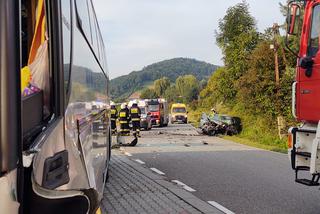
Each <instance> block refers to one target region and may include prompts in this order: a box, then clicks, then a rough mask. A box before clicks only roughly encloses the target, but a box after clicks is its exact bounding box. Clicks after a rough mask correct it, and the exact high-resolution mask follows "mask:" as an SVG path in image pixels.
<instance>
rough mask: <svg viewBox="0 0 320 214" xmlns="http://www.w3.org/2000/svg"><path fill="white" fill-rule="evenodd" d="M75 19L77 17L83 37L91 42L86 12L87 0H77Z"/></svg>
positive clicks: (87, 12) (87, 11) (88, 19)
mask: <svg viewBox="0 0 320 214" xmlns="http://www.w3.org/2000/svg"><path fill="white" fill-rule="evenodd" d="M76 7H77V15H78V16H77V17H78V25H79V27H80V29H81V30H82V32H83V33H84V35H85V37H86V38H87V40H88V41H89V43H91V42H92V38H91V28H90V18H89V10H88V2H87V0H77V1H76Z"/></svg>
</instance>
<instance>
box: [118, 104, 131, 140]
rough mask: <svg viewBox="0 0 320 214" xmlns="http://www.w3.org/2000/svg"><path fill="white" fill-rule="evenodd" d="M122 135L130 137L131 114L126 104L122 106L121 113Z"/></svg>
mask: <svg viewBox="0 0 320 214" xmlns="http://www.w3.org/2000/svg"><path fill="white" fill-rule="evenodd" d="M119 122H120V133H121V135H129V134H130V129H129V122H130V114H129V109H128V107H127V105H126V103H122V104H121V110H120V111H119Z"/></svg>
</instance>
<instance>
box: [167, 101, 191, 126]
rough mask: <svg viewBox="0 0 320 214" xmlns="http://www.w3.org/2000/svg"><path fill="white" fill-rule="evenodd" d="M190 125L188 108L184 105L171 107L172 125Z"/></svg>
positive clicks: (177, 104) (178, 104) (176, 104)
mask: <svg viewBox="0 0 320 214" xmlns="http://www.w3.org/2000/svg"><path fill="white" fill-rule="evenodd" d="M175 122H180V123H181V122H182V123H188V112H187V106H186V105H185V104H182V103H174V104H172V106H171V123H175Z"/></svg>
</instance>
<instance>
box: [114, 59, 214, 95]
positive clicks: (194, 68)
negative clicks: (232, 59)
mask: <svg viewBox="0 0 320 214" xmlns="http://www.w3.org/2000/svg"><path fill="white" fill-rule="evenodd" d="M217 68H218V66H216V65H212V64H209V63H206V62H202V61H198V60H195V59H188V58H175V59H170V60H164V61H161V62H157V63H154V64H152V65H149V66H147V67H144V68H143V69H142V70H141V71H133V72H131V73H130V74H128V75H125V76H121V77H117V78H115V79H112V80H111V84H110V92H111V97H112V98H113V99H121V98H126V97H128V96H130V94H132V93H133V92H135V91H138V90H141V89H142V88H143V87H144V86H146V85H148V84H150V82H153V81H154V80H157V79H159V78H161V77H168V78H169V79H170V80H171V81H172V82H174V81H175V80H176V79H177V78H178V77H179V76H182V75H187V74H192V75H194V76H195V77H196V78H197V79H198V80H202V79H208V78H209V77H210V76H211V74H212V73H213V72H214V71H215V70H216V69H217Z"/></svg>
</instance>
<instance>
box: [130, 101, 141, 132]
mask: <svg viewBox="0 0 320 214" xmlns="http://www.w3.org/2000/svg"><path fill="white" fill-rule="evenodd" d="M130 117H131V122H132V130H133V135H137V136H140V117H141V110H140V108H139V107H138V105H137V104H136V103H134V104H133V105H132V107H131V108H130Z"/></svg>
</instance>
